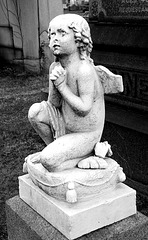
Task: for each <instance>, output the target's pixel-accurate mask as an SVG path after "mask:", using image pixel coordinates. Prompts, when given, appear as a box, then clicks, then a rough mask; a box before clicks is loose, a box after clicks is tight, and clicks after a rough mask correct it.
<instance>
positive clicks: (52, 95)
mask: <svg viewBox="0 0 148 240" xmlns="http://www.w3.org/2000/svg"><path fill="white" fill-rule="evenodd" d="M55 65H56V63H52V64H51V66H50V68H49V94H48V101H50V102H51V103H52V104H53V105H54V106H55V107H58V108H59V107H60V106H61V102H62V97H61V94H60V93H59V91H58V89H57V88H56V87H55V86H54V84H53V82H52V81H51V80H50V73H51V72H52V70H53V69H54V67H55Z"/></svg>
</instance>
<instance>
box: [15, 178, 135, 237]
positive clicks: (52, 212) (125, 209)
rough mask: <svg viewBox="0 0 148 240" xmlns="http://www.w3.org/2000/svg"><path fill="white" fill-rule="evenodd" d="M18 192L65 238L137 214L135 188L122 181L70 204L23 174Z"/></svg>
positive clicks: (82, 233) (77, 235) (76, 235)
mask: <svg viewBox="0 0 148 240" xmlns="http://www.w3.org/2000/svg"><path fill="white" fill-rule="evenodd" d="M19 195H20V198H21V199H22V200H24V201H25V202H26V203H27V204H28V205H29V206H31V207H32V208H33V209H34V210H35V211H36V212H38V213H39V214H40V215H41V216H42V217H43V218H45V219H46V220H47V221H48V222H49V223H50V224H52V225H53V226H54V227H55V228H57V229H58V230H59V231H60V232H62V233H63V234H64V235H65V236H66V237H67V238H68V239H75V238H78V237H80V236H82V235H84V234H86V233H89V232H91V231H94V230H96V229H99V228H102V227H104V226H107V225H110V224H112V223H114V222H117V221H119V220H122V219H124V218H127V217H129V216H131V215H133V214H136V191H135V190H133V189H132V188H130V187H128V186H126V185H125V184H123V183H120V184H118V187H117V188H116V189H115V190H114V191H112V192H110V193H108V194H107V195H104V196H103V197H99V196H98V197H97V198H95V199H92V200H90V201H87V202H78V203H75V204H70V203H66V202H62V201H59V200H57V199H54V198H52V197H50V196H48V195H47V194H46V193H44V192H43V191H42V190H41V189H39V188H38V187H37V186H35V185H34V183H33V182H32V181H31V180H30V178H29V175H28V174H26V175H24V176H21V177H19Z"/></svg>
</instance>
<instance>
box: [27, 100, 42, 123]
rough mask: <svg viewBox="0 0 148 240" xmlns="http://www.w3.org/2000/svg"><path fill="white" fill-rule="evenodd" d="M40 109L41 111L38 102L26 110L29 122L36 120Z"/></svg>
mask: <svg viewBox="0 0 148 240" xmlns="http://www.w3.org/2000/svg"><path fill="white" fill-rule="evenodd" d="M40 111H41V104H40V103H34V104H33V105H32V106H31V107H30V109H29V111H28V119H29V121H30V122H32V121H37V120H38V115H39V113H40Z"/></svg>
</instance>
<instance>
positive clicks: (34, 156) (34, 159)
mask: <svg viewBox="0 0 148 240" xmlns="http://www.w3.org/2000/svg"><path fill="white" fill-rule="evenodd" d="M28 160H30V161H31V162H33V163H39V162H40V152H37V153H33V154H30V155H28V156H27V157H26V158H25V162H24V164H23V172H24V173H27V172H28V170H27V161H28Z"/></svg>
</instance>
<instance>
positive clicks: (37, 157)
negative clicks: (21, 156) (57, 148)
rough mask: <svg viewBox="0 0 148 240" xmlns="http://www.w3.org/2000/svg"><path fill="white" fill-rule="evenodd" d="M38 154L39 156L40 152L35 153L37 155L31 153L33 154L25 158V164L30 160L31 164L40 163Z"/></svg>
mask: <svg viewBox="0 0 148 240" xmlns="http://www.w3.org/2000/svg"><path fill="white" fill-rule="evenodd" d="M40 154H41V152H37V153H33V154H30V155H28V156H27V157H26V158H25V162H27V161H28V160H30V161H31V162H33V163H39V162H40Z"/></svg>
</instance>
